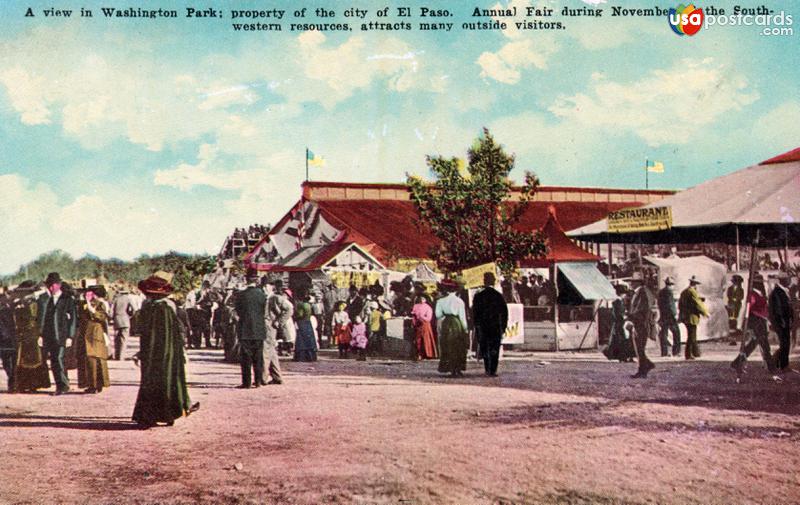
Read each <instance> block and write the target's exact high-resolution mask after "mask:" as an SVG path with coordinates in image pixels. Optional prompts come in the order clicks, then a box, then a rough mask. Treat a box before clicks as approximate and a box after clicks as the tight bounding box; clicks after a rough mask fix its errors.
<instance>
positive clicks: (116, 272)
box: [0, 250, 216, 291]
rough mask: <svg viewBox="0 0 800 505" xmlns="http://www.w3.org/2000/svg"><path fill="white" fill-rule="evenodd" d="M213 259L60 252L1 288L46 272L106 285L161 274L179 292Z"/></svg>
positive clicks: (14, 276) (194, 281) (39, 260)
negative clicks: (128, 257) (98, 280)
mask: <svg viewBox="0 0 800 505" xmlns="http://www.w3.org/2000/svg"><path fill="white" fill-rule="evenodd" d="M215 262H216V257H215V256H208V255H202V254H195V255H192V254H183V253H179V252H176V251H170V252H168V253H166V254H161V255H155V256H148V255H146V254H143V255H141V256H139V257H138V258H136V259H134V260H133V261H122V260H120V259H117V258H111V259H105V260H104V259H100V258H98V257H97V256H94V255H91V254H87V255H86V256H83V257H82V258H79V259H74V258H73V257H72V256H70V255H69V254H67V253H66V252H64V251H61V250H54V251H50V252H47V253H44V254H42V255H41V256H39V257H38V258H36V259H35V260H33V261H31V262H30V263H28V264H27V265H23V266H21V267H20V269H19V270H18V271H17V273H15V274H11V275H6V276H2V277H0V284H3V285H12V284H19V283H20V282H22V281H24V280H26V279H32V280H35V281H40V282H41V281H43V280H44V279H45V277H47V274H48V273H49V272H58V273H59V274H61V277H62V278H63V279H73V280H77V279H83V278H98V277H101V276H102V277H104V278H105V279H106V280H107V281H108V282H115V281H118V280H122V281H126V282H128V283H130V284H134V285H135V284H136V283H138V282H139V281H140V280H142V279H144V278H146V277H148V276H149V275H150V274H152V273H153V272H156V271H158V270H164V271H166V272H171V273H174V274H175V278H174V279H173V285H174V286H175V288H176V289H177V290H179V291H186V290H188V289H191V286H193V285H196V284H197V283H198V282H199V280H200V279H201V278H202V276H203V275H204V274H206V273H208V272H210V271H211V270H212V269H213V268H214V264H215Z"/></svg>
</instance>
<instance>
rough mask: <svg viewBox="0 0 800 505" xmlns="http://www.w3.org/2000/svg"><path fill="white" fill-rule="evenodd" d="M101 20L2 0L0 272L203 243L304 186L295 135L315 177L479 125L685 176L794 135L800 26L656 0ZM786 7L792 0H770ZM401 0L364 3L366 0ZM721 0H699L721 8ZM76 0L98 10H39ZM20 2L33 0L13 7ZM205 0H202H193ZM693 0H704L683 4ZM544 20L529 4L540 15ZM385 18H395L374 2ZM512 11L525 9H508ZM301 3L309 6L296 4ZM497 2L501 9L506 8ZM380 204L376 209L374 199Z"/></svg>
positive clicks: (597, 160) (621, 182)
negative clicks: (333, 26)
mask: <svg viewBox="0 0 800 505" xmlns="http://www.w3.org/2000/svg"><path fill="white" fill-rule="evenodd" d="M123 3H124V4H125V7H128V6H131V7H144V8H155V9H157V8H159V7H163V8H173V9H177V10H178V11H179V16H180V17H179V18H178V19H155V20H142V19H117V18H113V19H105V18H103V17H102V14H101V13H100V12H99V8H100V6H101V5H102V6H107V5H108V4H111V5H120V2H108V3H106V4H101V3H97V2H93V1H90V0H84V1H82V2H72V1H69V0H63V1H60V0H57V1H55V2H52V1H49V2H46V3H45V2H39V1H36V0H28V1H25V2H21V1H17V0H10V1H8V0H7V1H4V2H2V4H0V275H2V274H8V273H11V272H14V271H16V270H17V269H18V268H19V267H20V265H21V264H23V263H26V262H28V261H30V260H33V259H35V258H36V257H37V256H38V255H39V254H41V253H43V252H47V251H50V250H53V249H62V250H64V251H67V252H68V253H70V254H71V255H73V256H74V257H80V256H82V255H84V254H86V253H90V254H93V255H96V256H100V257H102V258H110V257H116V258H121V259H132V258H134V257H136V256H138V255H140V254H157V253H163V252H166V251H169V250H177V251H182V252H187V253H210V254H215V253H216V252H217V251H218V250H219V248H220V246H221V245H222V242H223V240H224V238H225V237H226V235H227V234H228V233H229V232H231V231H232V229H233V228H234V227H241V226H246V225H248V224H251V223H262V224H265V223H274V222H276V221H277V220H278V219H279V218H280V217H281V216H282V215H283V214H284V213H285V212H286V211H287V210H288V209H289V208H290V206H291V205H292V204H293V203H294V202H296V201H297V200H298V199H299V197H300V184H301V183H302V181H303V180H304V178H305V149H306V148H307V147H308V148H309V149H311V150H312V151H313V152H314V153H315V154H317V155H318V156H322V157H323V158H324V159H325V166H324V167H314V168H311V171H310V178H311V179H312V180H321V181H353V182H402V181H404V180H405V177H406V174H419V175H422V176H427V175H428V170H427V167H426V165H425V157H426V155H433V156H435V155H441V156H446V157H450V156H457V157H465V156H466V151H467V149H468V147H469V146H470V145H471V144H472V142H473V140H474V139H475V138H476V137H477V136H478V135H479V134H480V131H481V129H482V128H483V127H487V128H489V130H490V131H491V132H492V134H493V135H494V136H495V138H496V139H497V141H499V142H500V143H501V144H503V146H504V147H505V148H506V150H507V151H508V152H511V153H513V154H514V155H515V156H516V168H515V170H514V172H512V175H513V176H514V177H516V178H517V179H518V180H522V177H523V174H524V171H525V170H530V171H533V172H534V173H536V174H537V175H538V176H539V178H540V180H541V182H542V184H546V185H571V186H594V187H622V188H643V187H644V184H645V176H644V169H643V167H644V163H645V160H646V159H650V160H656V161H661V162H663V164H664V167H665V172H664V173H663V174H650V177H649V182H650V187H651V188H664V189H681V188H686V187H690V186H693V185H696V184H698V183H700V182H702V181H704V180H707V179H710V178H713V177H715V176H719V175H722V174H726V173H729V172H732V171H734V170H737V169H739V168H743V167H745V166H748V165H751V164H754V163H758V162H759V161H762V160H764V159H767V158H769V157H772V156H774V155H776V154H779V153H782V152H785V151H787V150H790V149H793V148H795V147H798V146H800V86H798V85H797V83H798V80H799V79H798V78H800V51H798V47H800V45H798V37H800V26H797V28H794V31H795V33H794V35H791V36H773V37H769V36H763V35H761V33H760V30H761V29H762V28H759V27H756V26H735V27H732V26H726V27H719V26H712V27H705V28H703V29H701V30H700V32H699V33H697V34H696V35H694V36H691V37H690V36H683V37H681V36H678V35H676V34H675V33H673V32H672V30H671V29H670V27H669V26H668V23H667V19H666V17H663V16H658V17H633V18H622V17H613V16H611V7H612V6H615V5H617V6H619V5H623V6H624V7H626V8H632V7H636V6H641V7H652V6H653V5H659V6H660V7H663V8H669V7H675V4H671V3H669V2H663V3H662V2H656V3H653V2H621V1H615V0H608V2H603V1H602V0H585V1H580V0H561V1H546V0H545V1H537V2H534V3H531V2H528V1H524V0H512V2H510V4H509V3H508V2H506V1H501V3H499V4H498V3H496V0H495V1H492V2H480V1H477V2H476V3H475V5H472V4H469V5H467V4H466V3H464V2H456V1H452V2H442V1H439V2H431V3H435V4H436V6H437V7H440V8H441V7H448V8H449V9H450V10H452V11H453V14H454V15H453V17H450V18H440V19H435V18H429V19H428V20H429V21H434V22H438V21H441V22H453V23H455V25H456V28H454V29H453V31H451V32H450V33H444V32H421V31H419V30H416V29H415V30H412V31H391V32H390V31H383V32H374V31H373V32H370V31H360V29H359V28H360V22H358V21H354V20H352V19H345V18H344V17H343V15H342V14H343V11H344V9H343V3H342V2H325V1H319V2H314V3H310V4H308V5H309V8H310V9H313V8H315V7H317V6H327V7H328V8H330V9H333V10H335V11H337V17H336V19H335V21H336V22H349V23H351V24H352V25H353V26H354V30H353V31H350V32H344V33H342V32H327V33H321V32H319V31H305V32H302V31H294V32H292V31H288V24H289V23H290V22H294V20H293V18H292V13H293V11H294V10H296V9H298V8H300V7H302V6H303V5H304V4H303V2H297V1H294V2H286V1H284V2H281V1H277V0H275V1H271V2H263V1H257V2H248V1H246V0H242V1H234V2H230V1H218V2H215V3H209V4H208V7H213V8H217V9H219V10H222V12H223V17H222V18H217V19H192V18H185V17H183V15H184V9H185V7H187V6H188V7H197V6H198V5H197V4H196V3H191V2H189V3H186V2H180V1H179V2H170V1H167V0H163V1H161V2H154V1H151V0H140V1H137V2H123ZM763 3H765V4H766V5H768V6H769V7H770V8H771V9H773V10H774V11H775V13H776V14H777V13H779V12H780V11H781V10H783V11H785V14H787V15H791V16H793V18H796V19H797V20H798V22H797V23H795V24H800V6H798V4H797V3H796V2H791V1H772V2H770V1H767V2H763ZM400 4H402V5H406V6H409V7H411V8H412V12H413V13H414V14H415V16H414V17H412V18H409V19H408V21H409V22H411V23H412V26H414V27H416V25H417V23H419V22H420V21H426V19H421V18H419V17H418V16H417V15H418V14H419V7H420V6H424V5H427V4H428V3H419V2H414V1H411V0H408V1H404V2H400V3H399V4H394V3H389V4H387V3H386V2H383V1H381V2H377V1H368V0H365V1H360V2H358V3H357V4H353V5H354V6H358V7H359V8H362V9H366V10H367V11H368V14H367V18H366V20H367V21H370V20H372V21H375V20H377V18H376V11H377V10H378V9H379V8H383V7H385V6H387V5H390V6H392V9H393V10H394V7H395V5H400ZM509 5H510V6H512V7H513V6H516V7H518V9H519V11H520V12H521V11H523V10H524V7H525V6H527V5H535V6H537V7H543V6H548V7H551V8H553V9H555V10H556V11H557V12H558V11H560V10H561V9H562V8H563V7H565V6H566V7H569V8H582V7H586V8H600V9H603V14H602V16H601V17H600V18H594V17H593V18H589V17H573V18H563V17H560V16H557V17H554V18H553V19H552V21H562V22H563V23H564V25H565V26H566V29H565V30H517V29H515V27H514V25H513V21H511V22H509V25H510V27H509V28H508V29H507V30H504V31H499V30H487V31H473V32H466V31H462V30H460V29H458V28H457V27H458V26H460V24H461V23H462V22H464V21H470V22H472V21H475V20H476V18H472V17H471V14H472V9H473V8H474V7H476V6H477V7H480V8H487V9H489V8H502V7H508V6H509ZM733 5H734V3H732V2H727V3H726V2H715V3H714V6H715V7H717V8H720V7H721V8H726V9H728V10H729V11H728V12H730V9H731V8H732V6H733ZM81 6H83V7H86V8H90V9H92V10H93V13H94V17H93V18H91V19H89V18H80V17H75V16H76V14H73V16H72V17H71V18H69V19H65V18H54V17H46V16H44V14H43V9H47V8H50V7H55V8H57V9H74V10H78V9H80V7H81ZM28 7H31V8H32V9H33V13H34V14H35V16H34V17H26V16H25V13H26V10H27V8H28ZM200 7H206V5H200ZM254 7H255V8H259V9H265V8H270V9H272V8H278V9H285V10H286V11H287V13H286V17H285V18H284V19H283V20H282V23H283V26H284V28H285V30H284V31H282V32H246V33H243V32H235V31H234V30H233V29H232V26H231V24H232V20H231V19H230V10H231V9H249V8H254ZM698 7H704V5H700V4H698ZM542 19H543V20H544V18H542ZM389 20H390V21H392V22H396V21H400V19H398V18H396V17H394V18H389ZM517 20H522V15H521V14H520V15H519V16H518V19H517ZM305 21H306V22H323V21H329V22H330V21H331V20H321V19H318V18H315V17H313V16H308V15H307V17H306V19H305ZM507 22H508V21H507ZM377 218H379V217H377Z"/></svg>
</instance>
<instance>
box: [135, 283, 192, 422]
mask: <svg viewBox="0 0 800 505" xmlns="http://www.w3.org/2000/svg"><path fill="white" fill-rule="evenodd" d="M138 287H139V290H140V291H141V292H142V293H144V294H145V296H146V297H147V300H145V302H144V303H143V304H142V308H141V311H140V313H139V320H140V322H141V324H140V326H139V330H140V340H139V358H138V359H139V362H140V363H141V364H140V367H141V382H140V384H139V394H138V395H137V397H136V406H135V407H134V409H133V416H132V418H133V420H134V421H135V422H136V423H137V424H138V425H139V427H140V428H142V429H148V428H152V427H153V426H155V425H156V423H166V424H167V425H168V426H172V424H174V422H175V419H178V418H179V417H182V416H184V415H187V416H188V415H189V414H191V413H192V412H194V411H196V410H197V409H199V408H200V403H199V402H198V403H195V404H192V403H191V400H190V399H189V390H188V388H187V385H186V354H185V351H184V347H183V346H184V342H183V338H182V336H183V331H182V330H181V328H180V324H181V323H180V321H179V320H178V312H177V307H176V305H175V302H174V301H172V300H170V299H169V298H168V296H169V295H170V294H171V293H172V291H173V288H172V284H170V282H169V281H167V280H166V279H164V278H162V277H158V276H155V275H153V276H151V277H148V278H147V279H145V280H143V281H141V282H139V285H138Z"/></svg>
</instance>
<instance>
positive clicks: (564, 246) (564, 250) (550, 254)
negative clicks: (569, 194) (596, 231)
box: [520, 205, 600, 268]
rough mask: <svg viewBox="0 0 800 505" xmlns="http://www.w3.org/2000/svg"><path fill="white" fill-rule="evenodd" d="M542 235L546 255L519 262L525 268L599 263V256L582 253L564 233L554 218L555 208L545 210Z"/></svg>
mask: <svg viewBox="0 0 800 505" xmlns="http://www.w3.org/2000/svg"><path fill="white" fill-rule="evenodd" d="M541 233H542V235H544V238H545V240H546V242H547V254H546V255H545V257H544V258H536V259H528V260H523V261H521V262H520V265H521V266H523V267H525V268H537V267H539V268H541V267H547V266H550V265H552V264H553V263H562V262H578V261H591V262H597V261H600V257H599V256H595V255H594V254H592V253H590V252H587V251H584V250H583V249H581V248H580V247H578V246H577V245H576V244H575V243H574V242H573V241H572V240H571V239H570V238H569V237H567V234H566V233H565V232H564V228H562V227H561V224H560V223H559V222H558V218H557V217H556V208H555V207H554V206H552V205H551V206H550V207H549V208H548V209H547V222H546V223H545V224H544V226H543V227H542V229H541Z"/></svg>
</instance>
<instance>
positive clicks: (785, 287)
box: [769, 272, 794, 373]
mask: <svg viewBox="0 0 800 505" xmlns="http://www.w3.org/2000/svg"><path fill="white" fill-rule="evenodd" d="M789 282H790V279H789V274H787V273H786V272H781V273H780V274H778V283H777V284H776V285H775V287H774V288H773V289H772V293H770V295H769V321H770V324H771V325H772V330H773V331H774V332H775V333H776V334H777V335H778V352H777V353H776V355H775V366H776V367H777V369H778V370H779V371H780V372H781V373H784V372H786V371H788V370H789V349H790V344H791V341H790V335H789V334H790V332H791V330H792V325H793V324H794V321H793V319H794V314H793V313H792V304H791V302H790V301H789Z"/></svg>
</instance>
